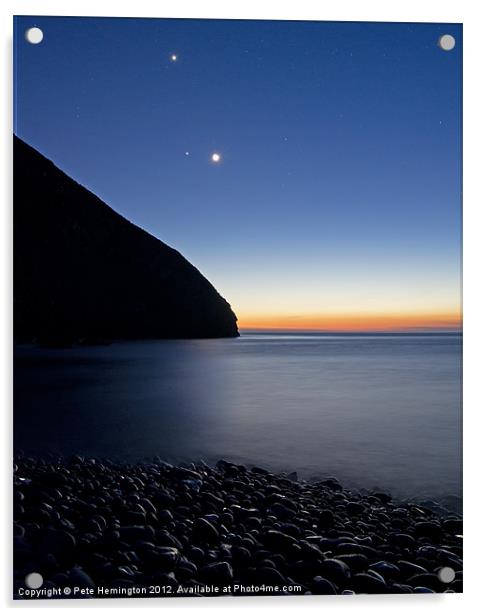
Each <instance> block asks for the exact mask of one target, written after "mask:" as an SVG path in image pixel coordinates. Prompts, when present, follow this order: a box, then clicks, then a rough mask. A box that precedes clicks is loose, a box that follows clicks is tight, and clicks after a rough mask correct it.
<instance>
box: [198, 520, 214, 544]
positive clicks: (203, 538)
mask: <svg viewBox="0 0 482 616" xmlns="http://www.w3.org/2000/svg"><path fill="white" fill-rule="evenodd" d="M192 531H193V539H194V542H195V543H197V542H198V541H199V542H200V543H201V544H208V545H210V544H214V543H217V542H218V541H219V533H218V531H217V530H216V528H214V526H213V525H212V524H211V523H210V522H208V521H207V520H205V519H204V518H198V519H197V520H195V522H194V525H193V529H192Z"/></svg>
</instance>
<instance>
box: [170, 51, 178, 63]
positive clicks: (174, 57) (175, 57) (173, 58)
mask: <svg viewBox="0 0 482 616" xmlns="http://www.w3.org/2000/svg"><path fill="white" fill-rule="evenodd" d="M176 60H177V54H175V53H172V54H171V62H176Z"/></svg>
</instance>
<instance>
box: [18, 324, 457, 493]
mask: <svg viewBox="0 0 482 616" xmlns="http://www.w3.org/2000/svg"><path fill="white" fill-rule="evenodd" d="M461 345H462V339H461V336H459V335H456V334H452V335H449V334H445V335H438V334H431V335H287V334H282V335H279V334H245V335H243V336H241V337H240V338H239V339H222V340H195V341H193V340H185V341H178V340H176V341H149V342H119V343H116V344H112V345H111V346H105V347H90V348H75V349H68V350H46V349H37V348H33V347H27V346H21V347H17V348H16V351H15V379H14V380H15V388H14V396H15V397H14V405H15V413H14V423H15V426H14V428H15V447H16V448H21V449H23V450H24V451H29V452H45V451H53V452H60V453H62V454H70V453H72V452H83V453H85V454H88V455H90V456H102V457H110V458H129V459H131V460H139V459H141V458H143V457H146V456H153V455H159V456H160V457H161V458H163V459H166V460H170V461H177V462H179V461H187V460H194V459H199V458H202V459H204V460H206V461H207V462H213V461H214V462H215V461H216V460H218V459H219V458H226V459H230V460H233V461H236V462H238V463H246V464H256V465H260V466H265V467H266V468H269V469H272V470H274V471H282V470H286V471H292V470H296V471H298V473H299V474H300V475H301V476H302V477H306V478H310V477H314V476H319V477H322V476H335V477H337V478H338V479H339V480H340V481H341V482H343V483H345V484H346V485H349V486H365V487H367V488H371V487H374V486H377V487H381V488H383V489H389V490H391V491H392V492H394V493H395V494H398V495H400V496H406V495H410V496H432V497H437V496H438V495H446V494H450V493H452V494H454V493H455V494H458V493H459V492H460V474H461V402H460V396H461V365H460V362H461Z"/></svg>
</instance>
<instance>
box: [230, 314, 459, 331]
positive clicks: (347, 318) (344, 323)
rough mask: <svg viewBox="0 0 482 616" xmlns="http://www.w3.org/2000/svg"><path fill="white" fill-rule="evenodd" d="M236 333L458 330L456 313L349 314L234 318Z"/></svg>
mask: <svg viewBox="0 0 482 616" xmlns="http://www.w3.org/2000/svg"><path fill="white" fill-rule="evenodd" d="M238 327H239V329H276V330H278V329H279V330H284V329H285V330H309V331H333V332H334V331H338V332H340V331H346V332H350V331H353V332H364V331H366V332H375V331H417V330H451V331H453V330H461V329H462V317H461V315H460V313H458V312H446V313H415V312H414V313H380V314H370V313H363V314H360V313H353V314H347V313H345V314H318V315H300V316H289V315H266V314H264V315H238Z"/></svg>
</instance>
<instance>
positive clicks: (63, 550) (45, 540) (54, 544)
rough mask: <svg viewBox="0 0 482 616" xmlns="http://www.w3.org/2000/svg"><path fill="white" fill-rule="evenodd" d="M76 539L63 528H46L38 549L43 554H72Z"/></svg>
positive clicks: (59, 555) (60, 555)
mask: <svg viewBox="0 0 482 616" xmlns="http://www.w3.org/2000/svg"><path fill="white" fill-rule="evenodd" d="M75 546H76V540H75V538H74V537H73V535H71V534H70V533H68V532H67V531H65V530H55V529H53V528H48V529H46V531H45V532H44V534H43V537H42V540H41V542H40V545H39V551H40V552H44V553H45V554H53V555H54V556H58V557H64V556H71V555H73V551H74V549H75Z"/></svg>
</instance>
